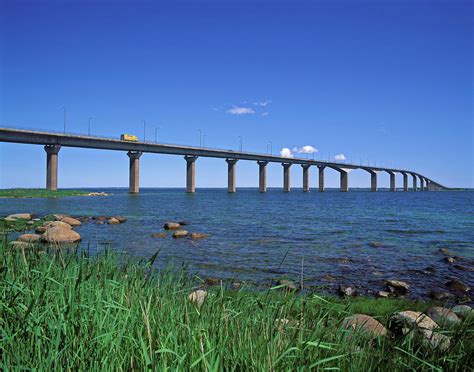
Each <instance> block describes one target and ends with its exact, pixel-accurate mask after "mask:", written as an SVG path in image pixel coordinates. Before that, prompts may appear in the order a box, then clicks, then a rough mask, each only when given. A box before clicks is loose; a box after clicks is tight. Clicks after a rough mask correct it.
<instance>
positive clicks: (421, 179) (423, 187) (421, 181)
mask: <svg viewBox="0 0 474 372" xmlns="http://www.w3.org/2000/svg"><path fill="white" fill-rule="evenodd" d="M420 191H425V183H424V179H423V177H420Z"/></svg>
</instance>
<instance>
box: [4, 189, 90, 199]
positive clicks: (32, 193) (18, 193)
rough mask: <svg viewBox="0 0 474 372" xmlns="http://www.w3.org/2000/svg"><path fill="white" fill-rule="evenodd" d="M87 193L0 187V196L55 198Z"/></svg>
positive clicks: (85, 193)
mask: <svg viewBox="0 0 474 372" xmlns="http://www.w3.org/2000/svg"><path fill="white" fill-rule="evenodd" d="M87 194H88V193H87V192H85V191H80V190H65V189H63V190H56V191H51V190H46V189H0V198H56V197H61V196H82V195H87Z"/></svg>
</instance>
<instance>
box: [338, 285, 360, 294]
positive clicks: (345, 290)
mask: <svg viewBox="0 0 474 372" xmlns="http://www.w3.org/2000/svg"><path fill="white" fill-rule="evenodd" d="M339 292H341V294H342V295H344V296H355V295H356V294H357V289H356V287H354V286H353V285H341V286H340V287H339Z"/></svg>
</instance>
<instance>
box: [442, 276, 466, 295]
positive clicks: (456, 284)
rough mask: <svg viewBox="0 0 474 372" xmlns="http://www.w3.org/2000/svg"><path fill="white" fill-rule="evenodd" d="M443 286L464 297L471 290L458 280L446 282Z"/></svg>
mask: <svg viewBox="0 0 474 372" xmlns="http://www.w3.org/2000/svg"><path fill="white" fill-rule="evenodd" d="M445 285H446V287H448V288H449V289H451V290H452V291H454V292H456V293H458V294H461V295H465V294H467V293H468V292H469V291H470V290H471V288H470V287H468V286H467V285H466V284H464V283H463V282H461V281H460V280H459V279H455V278H453V279H450V280H448V281H447V282H446V283H445Z"/></svg>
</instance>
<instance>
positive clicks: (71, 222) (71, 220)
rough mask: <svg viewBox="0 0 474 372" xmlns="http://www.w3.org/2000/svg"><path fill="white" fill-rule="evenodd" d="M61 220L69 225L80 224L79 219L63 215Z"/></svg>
mask: <svg viewBox="0 0 474 372" xmlns="http://www.w3.org/2000/svg"><path fill="white" fill-rule="evenodd" d="M61 222H64V223H67V224H68V225H70V226H81V221H79V220H76V219H75V218H72V217H64V218H62V219H61Z"/></svg>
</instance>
